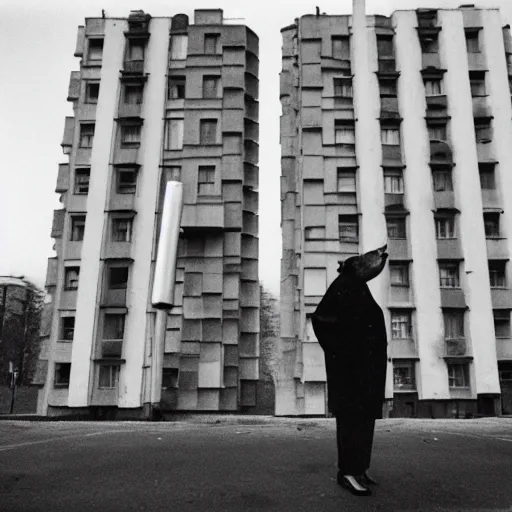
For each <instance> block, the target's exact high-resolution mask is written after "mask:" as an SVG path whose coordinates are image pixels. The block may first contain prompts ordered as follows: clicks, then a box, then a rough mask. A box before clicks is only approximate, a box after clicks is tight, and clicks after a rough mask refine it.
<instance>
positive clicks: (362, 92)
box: [351, 0, 387, 307]
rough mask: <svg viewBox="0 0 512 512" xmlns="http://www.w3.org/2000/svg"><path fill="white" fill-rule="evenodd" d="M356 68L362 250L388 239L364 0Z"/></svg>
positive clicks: (356, 30)
mask: <svg viewBox="0 0 512 512" xmlns="http://www.w3.org/2000/svg"><path fill="white" fill-rule="evenodd" d="M351 50H352V71H353V74H354V87H353V90H354V114H355V118H356V123H355V130H356V132H355V135H356V155H357V163H358V165H359V185H360V186H359V190H358V192H359V205H360V209H361V212H362V215H361V226H360V228H361V229H360V231H361V244H360V248H361V253H363V252H367V251H371V250H373V249H376V248H377V247H380V246H382V245H384V244H385V243H386V240H387V234H386V219H385V217H384V178H383V174H382V167H381V163H382V150H381V141H380V123H379V117H380V95H379V84H378V80H377V76H376V74H375V73H374V70H376V69H377V52H376V44H375V34H374V32H373V29H372V28H368V26H367V21H366V14H365V2H364V0H354V2H353V16H352V37H351ZM369 286H370V289H371V291H372V293H373V295H374V297H375V299H376V300H377V302H378V303H379V304H380V305H381V306H382V307H384V306H385V302H386V299H385V297H386V295H387V290H386V287H385V284H384V283H383V278H382V276H380V277H378V278H376V279H374V280H372V281H370V283H369Z"/></svg>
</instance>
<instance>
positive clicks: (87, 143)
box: [80, 123, 94, 148]
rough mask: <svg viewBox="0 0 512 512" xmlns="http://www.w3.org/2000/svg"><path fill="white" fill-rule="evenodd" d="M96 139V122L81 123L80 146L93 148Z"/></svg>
mask: <svg viewBox="0 0 512 512" xmlns="http://www.w3.org/2000/svg"><path fill="white" fill-rule="evenodd" d="M93 139H94V123H88V124H81V125H80V147H81V148H92V141H93Z"/></svg>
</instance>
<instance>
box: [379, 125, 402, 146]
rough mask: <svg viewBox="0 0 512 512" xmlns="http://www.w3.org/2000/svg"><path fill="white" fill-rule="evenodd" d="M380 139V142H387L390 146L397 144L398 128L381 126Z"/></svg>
mask: <svg viewBox="0 0 512 512" xmlns="http://www.w3.org/2000/svg"><path fill="white" fill-rule="evenodd" d="M380 141H381V143H382V144H388V145H390V146H399V145H400V129H399V128H388V127H382V128H381V130H380Z"/></svg>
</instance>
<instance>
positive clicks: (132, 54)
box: [127, 39, 144, 60]
mask: <svg viewBox="0 0 512 512" xmlns="http://www.w3.org/2000/svg"><path fill="white" fill-rule="evenodd" d="M127 60H144V43H143V42H142V41H138V40H136V39H135V40H129V41H128V54H127Z"/></svg>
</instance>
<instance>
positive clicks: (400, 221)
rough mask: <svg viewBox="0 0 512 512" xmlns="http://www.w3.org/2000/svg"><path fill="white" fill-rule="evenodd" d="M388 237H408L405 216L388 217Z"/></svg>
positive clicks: (398, 238) (399, 238)
mask: <svg viewBox="0 0 512 512" xmlns="http://www.w3.org/2000/svg"><path fill="white" fill-rule="evenodd" d="M386 225H387V230H388V238H391V239H395V240H403V239H405V238H407V233H406V227H405V226H406V224H405V217H388V218H387V219H386Z"/></svg>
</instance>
